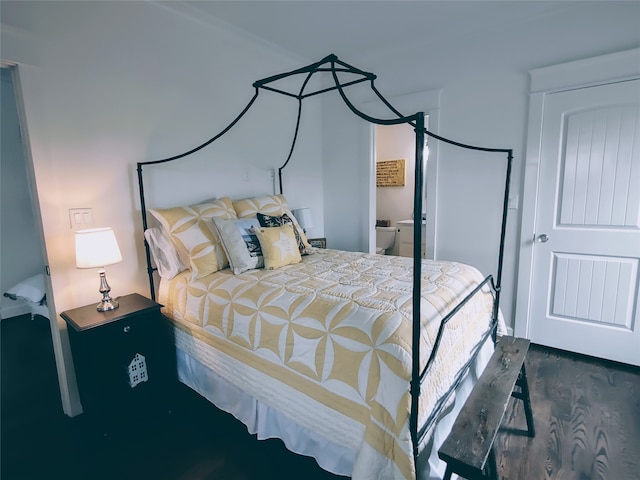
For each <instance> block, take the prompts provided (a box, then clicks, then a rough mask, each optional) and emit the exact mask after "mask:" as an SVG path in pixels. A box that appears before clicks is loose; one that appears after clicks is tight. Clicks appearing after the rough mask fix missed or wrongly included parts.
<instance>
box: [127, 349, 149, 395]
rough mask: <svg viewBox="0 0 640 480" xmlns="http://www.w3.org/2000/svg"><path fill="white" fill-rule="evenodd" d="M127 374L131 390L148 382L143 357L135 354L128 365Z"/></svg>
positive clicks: (145, 363)
mask: <svg viewBox="0 0 640 480" xmlns="http://www.w3.org/2000/svg"><path fill="white" fill-rule="evenodd" d="M127 372H128V373H129V386H130V387H131V388H133V387H135V386H136V385H138V384H139V383H142V382H146V381H147V380H149V376H148V375H147V362H146V360H145V358H144V356H142V355H140V354H139V353H136V354H135V356H134V357H133V360H131V363H129V366H128V367H127Z"/></svg>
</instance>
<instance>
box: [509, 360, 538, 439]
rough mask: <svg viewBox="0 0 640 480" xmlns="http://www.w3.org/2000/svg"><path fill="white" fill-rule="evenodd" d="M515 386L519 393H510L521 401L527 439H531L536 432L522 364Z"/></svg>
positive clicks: (525, 372)
mask: <svg viewBox="0 0 640 480" xmlns="http://www.w3.org/2000/svg"><path fill="white" fill-rule="evenodd" d="M516 385H518V386H519V387H520V391H519V392H515V391H514V392H512V393H511V396H512V397H514V398H518V399H520V400H522V403H523V406H524V415H525V417H526V419H527V434H528V435H529V437H531V438H533V437H535V436H536V430H535V427H534V425H533V411H532V410H531V398H530V396H529V382H528V380H527V371H526V369H525V368H524V363H523V364H522V367H521V368H520V374H519V375H518V380H516Z"/></svg>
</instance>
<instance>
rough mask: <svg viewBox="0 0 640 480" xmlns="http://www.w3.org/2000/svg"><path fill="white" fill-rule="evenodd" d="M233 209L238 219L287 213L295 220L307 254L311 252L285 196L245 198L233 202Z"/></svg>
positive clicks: (277, 215)
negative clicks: (259, 214) (260, 214)
mask: <svg viewBox="0 0 640 480" xmlns="http://www.w3.org/2000/svg"><path fill="white" fill-rule="evenodd" d="M233 208H234V209H235V211H236V215H237V216H238V218H244V217H255V216H256V215H257V214H258V213H262V214H264V215H271V216H273V217H281V216H282V215H284V214H285V213H286V214H287V215H288V216H289V218H290V219H291V220H293V225H294V227H296V229H297V230H298V234H299V235H300V238H301V241H302V243H303V244H304V249H305V252H304V253H305V254H307V253H310V252H311V245H309V242H308V241H307V237H306V235H305V234H304V231H303V229H302V227H301V226H300V224H299V223H298V220H296V217H295V216H294V215H293V213H291V210H290V209H289V206H288V204H287V199H286V198H285V197H284V195H262V196H260V197H252V198H245V199H244V200H236V201H235V202H233Z"/></svg>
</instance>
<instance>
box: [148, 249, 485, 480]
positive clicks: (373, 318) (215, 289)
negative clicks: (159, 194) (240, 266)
mask: <svg viewBox="0 0 640 480" xmlns="http://www.w3.org/2000/svg"><path fill="white" fill-rule="evenodd" d="M412 262H413V259H411V258H402V257H393V256H382V255H371V254H365V253H358V252H344V251H337V250H315V253H313V254H311V255H308V256H304V257H303V261H302V263H299V264H295V265H289V266H286V267H282V268H279V269H277V270H251V271H248V272H245V273H242V274H239V275H234V274H233V273H232V272H231V271H230V270H229V269H226V270H222V271H219V272H216V273H214V274H212V275H209V276H206V277H204V278H200V279H198V280H195V281H192V280H191V279H190V277H191V275H190V272H188V271H187V272H184V273H183V274H180V275H178V276H176V277H175V278H174V279H172V280H170V281H167V280H162V283H161V288H160V298H159V301H160V302H161V303H162V304H164V309H163V311H164V313H165V314H166V315H167V316H168V317H170V318H172V319H173V320H174V322H175V325H176V343H177V346H178V348H180V349H182V350H184V351H186V352H187V353H190V354H191V355H193V356H194V357H195V358H196V359H198V360H199V361H200V362H203V363H204V364H206V365H207V366H208V367H209V368H212V369H213V370H214V371H216V373H217V374H218V375H220V376H222V377H223V378H224V379H226V380H227V381H229V382H231V383H232V384H234V385H236V386H237V387H239V388H240V389H242V390H243V391H245V392H246V393H248V394H250V395H252V396H253V397H254V398H256V399H258V400H260V401H261V402H264V403H265V404H267V405H269V406H270V407H272V408H275V409H277V410H278V411H280V412H281V413H282V414H284V415H286V416H288V417H289V418H291V419H292V420H294V421H295V422H297V423H298V424H299V425H301V426H303V427H306V428H308V429H310V430H312V431H313V432H315V433H316V434H318V435H321V436H324V437H325V438H327V439H329V440H331V441H332V442H334V443H336V444H337V445H340V446H343V447H344V448H347V449H349V450H350V451H351V452H353V456H354V458H355V461H354V467H353V473H352V478H353V479H354V480H359V479H375V478H384V479H413V478H415V468H414V465H413V456H412V443H411V438H410V433H409V425H408V419H409V411H410V395H409V381H410V378H411V324H412V322H411V318H412V305H413V303H412V302H413V301H412ZM422 274H423V281H422V300H421V313H422V326H423V329H422V344H421V361H422V365H425V364H426V361H427V359H428V357H429V354H430V352H431V349H432V345H433V343H434V341H435V337H436V333H437V330H438V326H439V323H440V320H441V319H442V318H443V317H444V315H446V313H447V312H448V311H449V310H450V309H451V308H452V307H453V306H455V305H456V304H457V303H458V302H459V301H460V299H461V298H463V297H464V296H466V295H467V294H468V293H469V292H470V291H471V290H472V289H473V288H474V287H475V286H476V285H477V284H478V283H480V282H482V280H483V276H482V275H481V274H480V273H479V272H478V271H477V270H476V269H475V268H473V267H469V266H467V265H463V264H460V263H455V262H436V261H429V260H425V261H423V267H422ZM492 302H493V300H492V296H491V294H490V293H489V290H488V288H487V291H486V292H483V293H481V294H478V295H476V296H475V297H474V299H473V300H472V301H471V302H469V303H468V304H467V305H466V306H465V307H464V308H463V309H462V310H461V311H460V312H459V313H458V314H457V315H456V316H455V317H454V318H453V319H452V320H451V321H450V322H449V324H448V325H447V329H446V333H445V335H444V337H443V338H442V341H441V345H440V351H439V354H438V356H437V358H436V362H435V363H434V365H433V366H432V368H431V369H430V373H429V374H428V376H427V378H426V379H425V382H424V383H423V389H422V393H421V400H420V405H421V409H420V419H421V421H424V420H425V419H426V418H427V416H428V415H429V413H430V412H431V411H432V410H433V408H434V406H435V405H436V403H437V401H438V399H439V398H441V396H442V395H444V394H445V393H446V392H447V391H448V390H449V388H450V386H451V384H452V382H453V379H454V377H455V375H456V373H457V372H458V371H459V370H460V368H461V367H462V366H463V365H464V363H465V362H466V361H467V359H468V358H469V355H470V352H471V351H472V350H473V348H474V347H475V346H476V345H477V344H478V343H479V341H480V338H481V337H482V335H483V334H484V333H485V332H486V331H487V329H488V327H489V323H490V319H491V310H492ZM194 339H198V340H200V341H194Z"/></svg>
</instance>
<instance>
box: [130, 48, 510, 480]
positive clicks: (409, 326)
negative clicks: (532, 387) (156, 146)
mask: <svg viewBox="0 0 640 480" xmlns="http://www.w3.org/2000/svg"><path fill="white" fill-rule="evenodd" d="M318 73H328V74H329V75H330V78H331V79H332V82H331V85H330V86H326V87H324V88H320V89H317V90H313V91H307V90H308V89H309V85H310V81H311V79H312V77H313V76H314V75H316V74H318ZM292 77H298V78H300V77H301V78H302V79H303V81H302V84H301V87H300V88H299V90H297V91H294V92H291V91H287V90H285V89H282V88H280V87H279V85H281V83H278V82H279V81H281V80H283V79H288V78H292ZM375 78H376V77H375V75H373V74H371V73H368V72H364V71H362V70H360V69H357V68H355V67H353V66H351V65H349V64H347V63H344V62H342V61H341V60H339V59H338V58H337V57H336V56H335V55H329V56H327V57H325V58H323V59H322V60H320V61H319V62H316V63H313V64H311V65H308V66H305V67H303V68H300V69H297V70H294V71H290V72H286V73H282V74H279V75H274V76H271V77H268V78H265V79H262V80H259V81H256V82H255V83H254V84H253V87H254V89H255V94H254V96H253V98H251V100H250V101H249V103H248V104H247V105H246V107H245V108H244V109H243V110H242V111H241V112H240V114H239V115H238V116H237V117H236V118H235V119H234V120H233V121H232V122H231V123H230V124H229V125H228V126H227V127H226V128H224V129H223V130H222V131H221V132H220V133H218V134H217V135H215V136H214V137H213V138H211V139H210V140H208V141H206V142H205V143H203V144H202V145H199V146H198V147H196V148H193V149H191V150H189V151H187V152H185V153H183V154H180V155H176V156H173V157H170V158H166V159H162V160H156V161H147V162H140V163H138V180H139V193H140V205H141V213H142V226H143V229H144V232H145V250H146V259H147V271H148V275H149V284H150V289H151V295H152V297H153V298H154V299H155V298H156V286H155V281H154V279H155V272H158V273H159V274H160V277H161V280H160V286H159V290H158V292H159V301H160V302H161V303H163V304H164V306H165V307H164V313H165V315H167V316H168V317H169V318H170V319H171V320H172V321H173V322H174V326H175V331H176V346H177V350H178V370H179V377H180V380H181V381H182V382H183V383H186V384H187V385H189V386H190V387H191V388H193V389H194V390H196V391H198V392H199V393H200V394H202V395H203V396H205V397H206V398H208V399H209V400H210V401H212V403H214V404H216V405H217V406H218V407H219V408H221V409H223V410H226V411H229V412H230V413H232V414H234V415H235V416H236V417H237V418H239V419H240V420H242V421H243V422H244V423H245V424H246V425H247V427H248V429H249V430H250V431H251V432H252V433H258V436H259V438H262V437H271V436H276V437H279V438H281V439H282V440H283V441H284V442H285V444H286V445H287V447H288V448H289V449H290V450H292V451H294V452H297V453H302V454H305V455H311V456H314V457H315V458H316V460H317V461H318V463H319V464H320V466H321V467H323V468H324V469H326V470H329V471H332V472H334V473H337V474H341V475H347V476H351V477H352V478H354V479H372V478H385V479H386V478H416V477H418V478H423V477H424V478H427V477H429V476H430V475H431V476H435V475H436V474H435V473H433V472H435V471H438V469H439V468H441V467H442V465H439V464H437V462H438V460H437V455H435V456H434V455H433V452H434V450H437V448H435V449H434V448H433V447H434V445H435V444H437V443H438V442H441V441H442V440H441V439H440V437H442V436H443V435H445V436H446V434H447V428H450V425H451V423H452V420H451V418H450V417H455V412H456V411H457V410H459V406H457V405H458V404H459V403H460V402H464V399H465V398H466V396H467V395H468V393H469V389H470V388H471V387H472V386H473V382H474V379H475V378H477V375H479V373H480V372H481V371H482V368H483V367H484V365H485V364H486V362H487V360H488V357H489V356H490V355H491V352H492V349H493V344H494V342H495V338H496V331H497V329H498V328H499V327H500V328H504V326H503V322H502V319H501V317H500V313H499V302H500V285H501V277H502V262H503V251H504V238H505V228H506V215H507V199H508V192H509V180H510V174H511V163H512V150H510V149H494V148H484V147H476V146H471V145H465V144H461V143H458V142H454V141H452V140H449V139H446V138H443V137H441V136H438V135H435V134H433V133H431V132H429V131H427V130H426V129H425V127H424V124H425V123H424V119H425V114H424V113H423V112H418V113H415V114H413V115H410V116H404V115H402V114H401V113H400V112H399V111H398V110H396V109H395V108H394V107H393V106H392V105H391V104H390V103H389V102H388V101H387V100H386V99H385V98H384V97H383V96H382V95H381V94H380V93H379V92H378V90H377V89H376V87H375V85H374V81H375ZM362 82H368V83H369V87H370V88H371V90H372V91H373V92H374V93H375V95H376V96H377V98H378V99H379V100H380V101H381V102H383V104H384V105H385V106H386V107H387V108H388V109H389V111H390V112H391V118H389V119H380V118H374V117H371V116H369V115H367V114H365V113H363V112H362V111H360V110H359V109H358V108H356V106H354V104H353V103H352V102H351V100H350V99H349V97H348V96H347V94H346V89H347V87H350V86H353V85H356V84H360V83H362ZM261 90H268V91H271V92H275V93H278V94H283V95H287V96H289V97H293V98H295V99H297V101H298V117H297V123H296V128H295V132H294V135H293V142H292V145H291V150H290V151H289V155H288V157H287V159H286V161H285V162H284V164H283V165H282V166H281V167H280V168H279V170H278V181H279V187H280V192H279V194H274V195H259V196H256V197H252V198H244V199H231V198H226V197H224V198H218V199H215V200H211V201H208V202H205V203H202V204H198V205H190V206H184V207H175V208H168V209H153V208H149V209H148V207H147V205H146V200H145V188H144V187H145V182H144V178H143V169H144V168H147V167H153V166H154V165H157V164H161V163H166V162H174V161H177V160H180V159H182V158H184V157H187V156H189V155H191V154H193V153H195V152H197V151H199V150H201V149H203V148H205V147H206V146H207V145H209V144H211V143H212V142H214V141H215V140H217V139H218V138H220V137H221V136H222V135H224V134H225V133H227V132H228V131H229V130H230V129H231V128H233V127H234V125H236V123H237V122H238V121H239V120H240V119H241V118H242V117H243V116H244V115H245V114H246V113H247V112H248V111H249V110H250V108H251V106H252V105H253V104H254V102H255V101H256V99H257V98H258V95H259V93H260V91H261ZM330 91H337V92H338V93H339V95H340V97H341V98H342V100H343V101H344V103H345V104H346V105H347V106H348V107H349V109H350V110H351V111H352V112H353V113H354V114H355V115H357V116H358V117H360V118H362V119H364V120H366V121H368V122H370V123H374V124H378V125H394V124H409V125H411V126H413V127H414V130H415V192H414V211H415V212H421V211H422V199H423V192H422V190H423V174H422V172H423V162H424V158H423V149H424V145H425V137H426V136H429V137H432V138H433V139H435V140H438V141H441V142H446V143H447V144H450V145H454V146H456V147H460V148H462V149H471V150H479V151H484V152H495V153H497V154H503V155H504V156H505V158H506V161H507V168H506V179H505V192H504V201H503V212H502V225H501V231H500V233H499V239H500V247H499V255H498V261H497V271H496V275H495V277H494V276H493V275H489V276H486V277H484V278H483V276H482V275H481V274H480V273H479V272H478V271H477V270H476V269H475V268H473V267H470V266H467V265H463V264H460V263H456V262H439V261H430V260H423V259H422V256H421V251H420V248H419V246H420V245H421V244H422V241H421V235H422V229H421V228H415V229H414V245H416V246H418V248H415V249H414V255H413V259H409V258H400V257H390V256H382V255H373V254H368V253H359V252H345V251H338V250H319V249H313V248H311V247H310V245H309V244H308V242H307V240H306V238H305V236H304V233H303V229H302V228H300V225H299V224H298V222H297V220H296V219H295V216H294V215H293V214H292V213H291V210H290V208H289V206H288V204H287V200H286V197H285V196H284V195H283V191H282V190H283V189H282V178H283V171H284V169H285V167H286V166H287V164H288V163H289V161H290V160H291V156H292V153H293V151H294V148H295V145H296V139H297V137H298V131H299V128H300V119H301V111H302V105H303V100H304V99H306V98H309V97H311V96H315V95H319V94H323V93H326V92H330ZM148 213H150V214H151V215H152V216H153V217H154V218H155V219H156V220H157V222H158V223H160V227H151V226H150V224H149V221H148V220H149V217H148ZM256 237H257V238H256ZM283 246H284V247H283ZM276 247H277V248H276ZM274 252H275V253H274ZM283 252H284V253H283ZM439 429H441V431H440V433H439ZM434 457H435V458H434ZM434 462H435V463H434ZM425 472H426V473H425ZM429 472H431V473H429ZM438 475H442V471H440V473H438Z"/></svg>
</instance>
